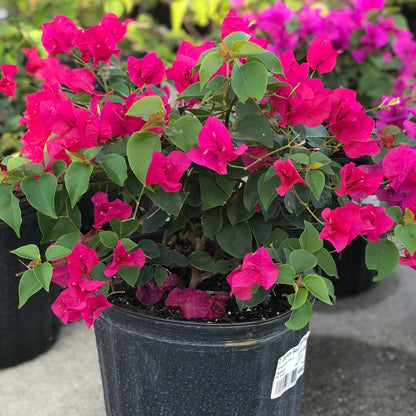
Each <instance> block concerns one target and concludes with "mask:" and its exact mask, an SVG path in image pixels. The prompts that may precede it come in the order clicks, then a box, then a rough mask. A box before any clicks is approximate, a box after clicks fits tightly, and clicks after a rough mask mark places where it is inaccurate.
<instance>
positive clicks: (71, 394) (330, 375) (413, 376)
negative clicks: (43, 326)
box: [0, 267, 416, 416]
mask: <svg viewBox="0 0 416 416" xmlns="http://www.w3.org/2000/svg"><path fill="white" fill-rule="evenodd" d="M314 309H315V311H314V316H313V319H312V321H311V325H310V331H311V335H310V337H309V341H308V350H307V357H306V370H305V381H304V385H305V388H304V396H303V407H302V416H361V415H362V416H416V322H415V318H416V272H415V271H414V270H412V269H409V268H404V267H400V268H398V269H397V270H396V271H395V272H394V274H392V275H391V276H389V277H388V278H386V279H385V280H383V281H381V282H379V283H377V284H376V285H375V286H373V287H372V288H371V289H370V290H368V291H366V292H365V293H362V294H360V295H357V296H353V297H349V298H344V299H339V300H338V301H337V303H336V306H334V307H328V306H326V305H323V304H316V305H315V307H314ZM0 336H4V334H1V335H0ZM104 415H105V408H104V401H103V394H102V390H101V379H100V372H99V367H98V360H97V352H96V347H95V338H94V331H93V330H88V329H87V328H86V327H85V325H84V324H82V323H75V324H71V325H68V326H65V327H63V328H62V330H61V334H60V336H59V338H58V341H57V342H56V343H55V344H54V345H53V346H52V347H51V348H50V349H49V351H47V352H46V353H44V354H43V355H41V356H39V357H37V358H35V359H34V360H32V361H29V362H26V363H22V364H20V365H18V366H16V367H13V368H10V369H5V370H0V416H104ZM132 416H135V415H132ZM155 416H163V415H155ZM178 416H179V415H178ZM213 416H214V415H213ZM215 416H216V415H215ZM230 416H249V415H230ZM265 416H267V415H265Z"/></svg>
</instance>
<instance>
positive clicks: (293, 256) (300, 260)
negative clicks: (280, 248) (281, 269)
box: [289, 248, 318, 273]
mask: <svg viewBox="0 0 416 416" xmlns="http://www.w3.org/2000/svg"><path fill="white" fill-rule="evenodd" d="M289 263H290V264H291V265H292V266H293V267H294V268H295V270H296V272H297V273H299V272H304V271H306V270H310V269H312V268H314V267H315V266H316V265H317V263H318V259H317V258H316V257H315V256H314V255H313V254H312V253H310V252H309V251H307V250H304V249H302V248H301V249H298V250H294V251H292V252H291V253H290V256H289Z"/></svg>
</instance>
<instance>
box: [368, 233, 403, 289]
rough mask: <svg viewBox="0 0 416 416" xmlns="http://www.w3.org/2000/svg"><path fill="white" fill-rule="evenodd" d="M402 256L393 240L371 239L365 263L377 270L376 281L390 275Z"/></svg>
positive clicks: (371, 268)
mask: <svg viewBox="0 0 416 416" xmlns="http://www.w3.org/2000/svg"><path fill="white" fill-rule="evenodd" d="M399 258H400V253H399V250H398V248H397V246H396V244H394V243H393V242H392V241H389V240H380V241H378V242H375V241H370V242H369V243H367V247H366V249H365V263H366V265H367V268H368V269H370V270H376V271H377V275H376V276H375V277H374V279H373V280H374V281H375V282H377V281H378V280H381V279H383V278H384V277H386V276H388V275H389V274H390V273H391V272H392V271H393V269H394V268H395V267H396V266H397V264H398V262H399Z"/></svg>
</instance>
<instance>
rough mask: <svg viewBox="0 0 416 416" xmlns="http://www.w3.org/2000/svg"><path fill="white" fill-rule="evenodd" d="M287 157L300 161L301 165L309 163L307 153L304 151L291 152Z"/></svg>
mask: <svg viewBox="0 0 416 416" xmlns="http://www.w3.org/2000/svg"><path fill="white" fill-rule="evenodd" d="M289 159H291V160H293V161H295V162H300V163H302V165H309V155H307V154H306V153H293V154H292V155H290V156H289Z"/></svg>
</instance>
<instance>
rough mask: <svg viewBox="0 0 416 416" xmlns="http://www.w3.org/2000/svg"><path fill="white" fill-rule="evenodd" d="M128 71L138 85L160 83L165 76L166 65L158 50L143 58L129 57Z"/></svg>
mask: <svg viewBox="0 0 416 416" xmlns="http://www.w3.org/2000/svg"><path fill="white" fill-rule="evenodd" d="M127 73H128V74H129V77H130V79H131V81H132V82H133V83H134V84H136V85H137V86H138V87H142V86H143V85H145V84H146V85H147V84H155V85H157V84H159V83H160V82H161V81H162V79H163V78H164V76H165V66H164V65H163V61H162V60H161V59H159V58H158V57H157V55H156V52H151V53H148V54H147V55H146V56H144V57H143V58H142V59H137V58H135V57H134V56H129V57H128V58H127Z"/></svg>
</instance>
